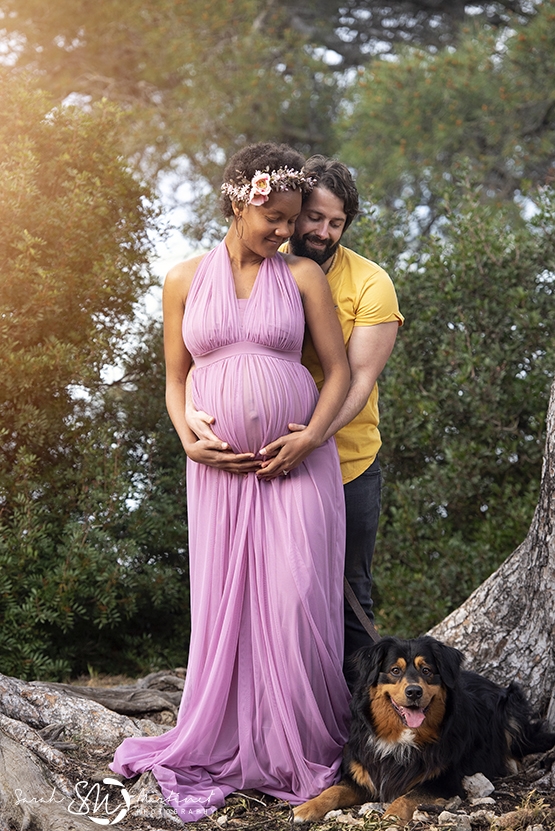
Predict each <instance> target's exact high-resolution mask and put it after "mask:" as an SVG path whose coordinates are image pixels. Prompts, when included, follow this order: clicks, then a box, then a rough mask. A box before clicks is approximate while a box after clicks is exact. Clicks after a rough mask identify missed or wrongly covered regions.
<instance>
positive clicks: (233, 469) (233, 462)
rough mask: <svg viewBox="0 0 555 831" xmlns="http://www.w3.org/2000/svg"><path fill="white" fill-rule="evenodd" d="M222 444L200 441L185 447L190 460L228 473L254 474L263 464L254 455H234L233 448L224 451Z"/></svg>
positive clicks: (219, 442)
mask: <svg viewBox="0 0 555 831" xmlns="http://www.w3.org/2000/svg"><path fill="white" fill-rule="evenodd" d="M221 447H222V442H221V441H220V440H219V439H217V440H216V441H208V440H206V439H199V440H198V441H196V442H191V444H188V445H187V447H185V452H186V454H187V456H188V457H189V459H191V460H192V461H193V462H197V463H198V464H201V465H208V467H215V468H217V469H218V470H225V471H227V473H253V472H254V471H257V470H258V469H259V468H260V466H261V464H262V462H261V461H260V459H255V458H254V453H234V452H233V450H231V448H228V449H227V450H222V449H221Z"/></svg>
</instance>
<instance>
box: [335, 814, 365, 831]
mask: <svg viewBox="0 0 555 831" xmlns="http://www.w3.org/2000/svg"><path fill="white" fill-rule="evenodd" d="M336 822H339V823H341V824H342V825H350V826H351V827H357V828H363V827H364V820H363V819H357V818H356V817H353V816H352V815H351V814H341V816H339V817H337V819H336Z"/></svg>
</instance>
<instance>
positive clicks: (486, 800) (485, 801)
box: [468, 796, 495, 807]
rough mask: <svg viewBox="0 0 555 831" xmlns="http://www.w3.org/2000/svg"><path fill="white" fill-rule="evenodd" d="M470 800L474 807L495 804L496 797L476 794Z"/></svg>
mask: <svg viewBox="0 0 555 831" xmlns="http://www.w3.org/2000/svg"><path fill="white" fill-rule="evenodd" d="M468 801H469V802H470V804H471V805H472V807H474V806H475V805H495V799H494V798H493V797H492V796H475V797H473V799H469V800H468Z"/></svg>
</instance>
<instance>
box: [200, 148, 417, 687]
mask: <svg viewBox="0 0 555 831" xmlns="http://www.w3.org/2000/svg"><path fill="white" fill-rule="evenodd" d="M304 169H305V171H306V172H307V173H308V174H309V175H310V176H312V177H313V178H314V179H315V180H316V186H315V187H314V189H313V191H312V193H310V194H308V195H307V196H306V197H305V199H304V201H303V207H302V211H301V214H300V215H299V218H298V220H297V222H296V225H295V232H294V234H293V236H292V237H291V239H290V241H289V243H288V244H287V245H286V246H285V247H284V248H285V250H288V251H290V252H291V253H293V254H296V255H298V256H302V257H309V258H310V259H312V260H314V261H315V262H317V263H318V264H319V265H320V266H321V268H322V269H323V271H324V273H325V274H326V275H327V278H328V283H329V285H330V288H331V292H332V296H333V299H334V303H335V305H336V310H337V314H338V317H339V321H340V324H341V328H342V331H343V337H344V342H345V347H346V350H347V357H348V360H349V365H350V368H351V384H350V388H349V392H348V394H347V397H346V399H345V402H344V404H343V406H342V408H341V410H340V411H339V413H338V415H337V417H336V418H335V420H334V422H333V424H332V425H331V426H330V428H329V431H328V435H327V436H326V438H328V437H329V436H331V435H334V434H335V438H336V441H337V447H338V451H339V458H340V462H341V471H342V476H343V483H344V491H345V504H346V514H347V540H346V552H345V576H346V578H347V580H348V582H349V584H350V585H351V587H352V589H353V591H354V593H355V595H356V597H357V599H358V601H359V602H360V604H361V606H362V608H363V609H364V611H365V612H366V614H367V615H368V617H369V618H370V619H372V618H373V611H372V599H371V589H372V577H371V564H372V556H373V552H374V545H375V541H376V533H377V529H378V520H379V514H380V494H381V472H380V464H379V460H378V456H377V454H378V450H379V448H380V446H381V439H380V433H379V430H378V421H379V413H378V387H377V383H376V382H377V379H378V376H379V375H380V373H381V372H382V370H383V368H384V366H385V364H386V362H387V360H388V358H389V356H390V354H391V351H392V349H393V346H394V344H395V339H396V337H397V330H398V328H399V326H400V325H402V323H403V317H402V315H401V313H400V312H399V307H398V303H397V297H396V294H395V289H394V287H393V283H392V282H391V279H390V278H389V276H388V275H387V273H386V272H385V271H384V270H383V269H382V268H380V267H379V266H378V265H376V264H375V263H373V262H371V261H370V260H367V259H365V258H364V257H361V256H359V255H358V254H356V253H355V252H354V251H351V250H350V249H348V248H345V247H344V246H342V245H341V244H340V241H341V238H342V236H343V234H344V232H345V231H346V230H347V228H348V227H349V225H350V224H351V223H352V221H353V220H354V218H355V217H356V216H357V214H358V204H359V202H358V192H357V189H356V186H355V183H354V180H353V177H352V176H351V173H350V172H349V169H348V168H347V167H346V166H345V165H344V164H342V163H341V162H338V161H336V160H334V159H328V158H326V157H325V156H313V157H312V158H310V159H309V160H308V162H307V163H306V165H305V168H304ZM303 363H304V364H305V366H306V367H307V368H308V369H309V371H310V372H311V374H312V375H313V377H314V380H315V381H316V384H317V385H318V386H321V384H322V382H323V373H322V369H321V367H320V364H319V362H318V359H317V356H316V353H315V350H314V347H313V346H312V343H311V342H310V341H309V339H308V338H307V341H306V342H305V346H304V348H303ZM195 416H196V420H195ZM187 420H188V421H189V425H190V427H191V428H192V429H193V430H194V432H195V433H197V435H199V437H200V438H201V439H202V440H204V441H205V443H206V444H205V447H206V453H207V454H209V453H210V454H212V459H211V460H210V461H209V460H208V455H207V457H206V463H208V464H216V465H217V466H222V467H225V468H226V469H228V470H232V471H235V472H240V471H241V470H243V471H245V472H248V471H249V470H254V469H255V467H254V466H253V465H254V463H253V460H252V458H250V456H249V455H248V454H244V455H242V456H239V455H237V456H235V455H233V454H232V455H229V450H228V448H227V446H225V445H223V444H222V442H220V441H219V440H217V439H216V437H215V436H214V434H213V433H211V431H209V430H208V429H207V423H208V424H209V423H211V422H212V421H213V419H211V417H210V416H207V415H206V414H205V413H195V412H194V410H192V408H190V407H188V415H187ZM201 421H202V422H204V423H201ZM289 428H290V429H291V431H292V432H295V431H298V430H302V428H303V425H295V424H291V425H289ZM284 441H286V438H285V437H282V438H280V439H277V440H276V441H275V442H271V443H270V444H269V445H267V447H266V448H265V450H266V451H267V453H268V455H272V454H273V453H276V452H278V450H279V449H280V447H282V446H283V444H284ZM226 454H227V456H226ZM369 643H371V640H370V636H369V635H368V634H367V632H366V630H365V629H364V627H363V626H362V624H361V623H360V622H359V620H358V618H357V617H356V615H355V613H354V612H353V610H352V609H351V607H350V605H349V604H348V603H346V604H345V660H346V661H347V659H348V658H349V656H350V655H351V654H352V653H353V652H355V651H356V650H357V649H358V648H359V647H361V646H365V645H368V644H369ZM345 675H346V678H347V680H348V682H352V680H353V679H352V671H349V666H348V663H347V664H346V666H345Z"/></svg>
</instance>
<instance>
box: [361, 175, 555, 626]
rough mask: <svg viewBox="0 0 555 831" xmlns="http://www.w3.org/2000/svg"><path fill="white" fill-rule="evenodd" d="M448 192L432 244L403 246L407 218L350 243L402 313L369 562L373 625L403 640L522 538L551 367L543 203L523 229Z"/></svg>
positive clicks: (554, 364)
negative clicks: (378, 272)
mask: <svg viewBox="0 0 555 831" xmlns="http://www.w3.org/2000/svg"><path fill="white" fill-rule="evenodd" d="M461 189H462V191H463V196H462V197H458V198H457V200H456V201H455V202H453V201H451V197H450V196H447V197H446V198H445V199H444V200H443V201H442V203H441V204H440V205H439V206H438V216H439V217H440V222H439V224H438V227H439V232H438V233H436V234H434V235H431V236H428V237H419V238H416V239H414V238H413V229H414V225H411V217H410V213H407V214H400V213H397V214H393V215H386V214H383V213H382V214H380V213H379V212H375V213H374V214H372V213H371V214H370V215H369V216H368V217H367V218H366V219H365V220H364V221H363V222H362V224H361V226H360V227H359V229H358V231H357V238H356V239H355V241H354V244H355V247H357V248H358V250H360V251H362V252H363V253H365V254H366V255H367V256H369V257H371V258H372V259H375V260H377V261H378V262H380V263H382V264H384V265H385V266H386V267H387V268H388V269H389V271H390V273H391V275H392V277H393V278H394V281H395V284H396V287H397V291H398V295H399V300H400V306H401V309H402V311H403V313H404V315H405V316H406V324H405V326H404V327H403V328H402V329H401V330H400V332H399V336H398V339H397V344H396V346H395V349H394V351H393V354H392V356H391V358H390V360H389V363H388V365H387V368H386V370H385V372H384V375H383V378H382V380H381V381H380V409H381V417H382V421H381V425H380V428H381V431H382V439H383V448H382V451H381V454H380V456H381V460H382V465H383V467H384V468H385V489H384V500H383V502H384V504H383V514H382V522H381V530H380V535H379V537H378V545H377V551H376V556H375V580H376V592H375V594H376V601H377V607H378V613H379V620H380V622H381V623H382V625H383V627H384V629H385V630H386V631H388V632H392V633H401V634H405V635H414V634H417V633H419V632H423V631H426V630H427V629H428V628H429V627H430V626H431V625H433V624H434V623H436V622H438V621H439V620H441V619H443V617H444V616H445V615H446V614H447V613H449V612H450V611H451V610H452V609H453V608H455V607H456V606H458V605H459V604H460V603H461V602H462V601H463V600H465V599H466V597H467V596H468V595H469V594H470V592H471V591H472V590H473V589H474V588H475V587H476V586H477V585H479V584H480V583H481V582H482V581H483V580H484V579H485V578H486V577H487V576H488V575H489V574H490V573H491V572H492V571H493V570H495V568H496V567H497V566H498V565H499V564H500V563H501V562H502V561H503V560H504V559H505V558H506V557H507V556H508V555H509V554H510V553H511V552H512V551H513V549H514V548H516V546H517V545H518V544H519V543H520V542H521V541H522V540H523V539H524V537H525V535H526V532H527V530H528V526H529V524H530V521H531V519H532V515H533V511H534V508H535V505H536V502H537V497H538V492H539V480H540V474H541V460H542V452H543V445H544V439H545V424H544V420H545V413H546V411H547V403H548V396H549V389H550V386H551V382H552V379H553V372H554V369H555V342H554V335H555V318H554V315H553V300H554V297H553V295H554V290H555V223H554V219H555V200H554V199H553V194H552V192H550V191H548V190H546V191H544V192H543V194H539V195H537V198H536V212H535V214H534V216H533V218H532V219H528V220H524V219H522V218H520V217H515V213H514V210H513V209H512V207H511V206H507V208H506V209H505V208H500V207H499V205H497V204H493V203H488V202H487V201H484V200H483V199H482V198H481V194H480V193H479V189H476V188H473V187H471V186H470V185H469V184H468V183H467V185H466V187H464V185H461ZM530 205H531V203H528V208H530ZM411 246H412V248H413V253H412V254H411V253H410V248H411ZM407 249H409V250H408V251H407Z"/></svg>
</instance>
